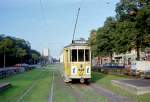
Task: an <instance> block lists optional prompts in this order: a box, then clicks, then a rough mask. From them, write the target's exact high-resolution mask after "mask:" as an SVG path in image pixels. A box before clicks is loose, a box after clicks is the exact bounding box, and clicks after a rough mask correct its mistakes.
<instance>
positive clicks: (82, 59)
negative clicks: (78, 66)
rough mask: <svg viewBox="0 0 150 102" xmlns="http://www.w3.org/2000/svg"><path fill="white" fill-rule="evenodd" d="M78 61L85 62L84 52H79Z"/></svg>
mask: <svg viewBox="0 0 150 102" xmlns="http://www.w3.org/2000/svg"><path fill="white" fill-rule="evenodd" d="M78 61H79V62H81V61H84V50H78Z"/></svg>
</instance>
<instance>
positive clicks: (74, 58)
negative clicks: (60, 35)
mask: <svg viewBox="0 0 150 102" xmlns="http://www.w3.org/2000/svg"><path fill="white" fill-rule="evenodd" d="M71 56H72V62H77V50H72V55H71Z"/></svg>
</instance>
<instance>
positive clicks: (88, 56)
mask: <svg viewBox="0 0 150 102" xmlns="http://www.w3.org/2000/svg"><path fill="white" fill-rule="evenodd" d="M85 61H90V51H89V50H85Z"/></svg>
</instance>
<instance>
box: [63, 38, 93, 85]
mask: <svg viewBox="0 0 150 102" xmlns="http://www.w3.org/2000/svg"><path fill="white" fill-rule="evenodd" d="M63 62H64V73H63V74H64V75H63V76H64V81H65V82H70V81H72V80H73V79H79V80H80V82H81V83H84V82H85V81H89V79H90V78H91V49H90V47H89V45H88V43H87V41H85V40H83V39H82V40H74V41H73V43H72V44H70V45H68V46H66V47H64V50H63Z"/></svg>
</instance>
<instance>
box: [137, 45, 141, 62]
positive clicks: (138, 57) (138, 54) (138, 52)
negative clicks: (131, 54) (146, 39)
mask: <svg viewBox="0 0 150 102" xmlns="http://www.w3.org/2000/svg"><path fill="white" fill-rule="evenodd" d="M136 51H137V58H136V60H137V61H140V47H139V46H137V48H136Z"/></svg>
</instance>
